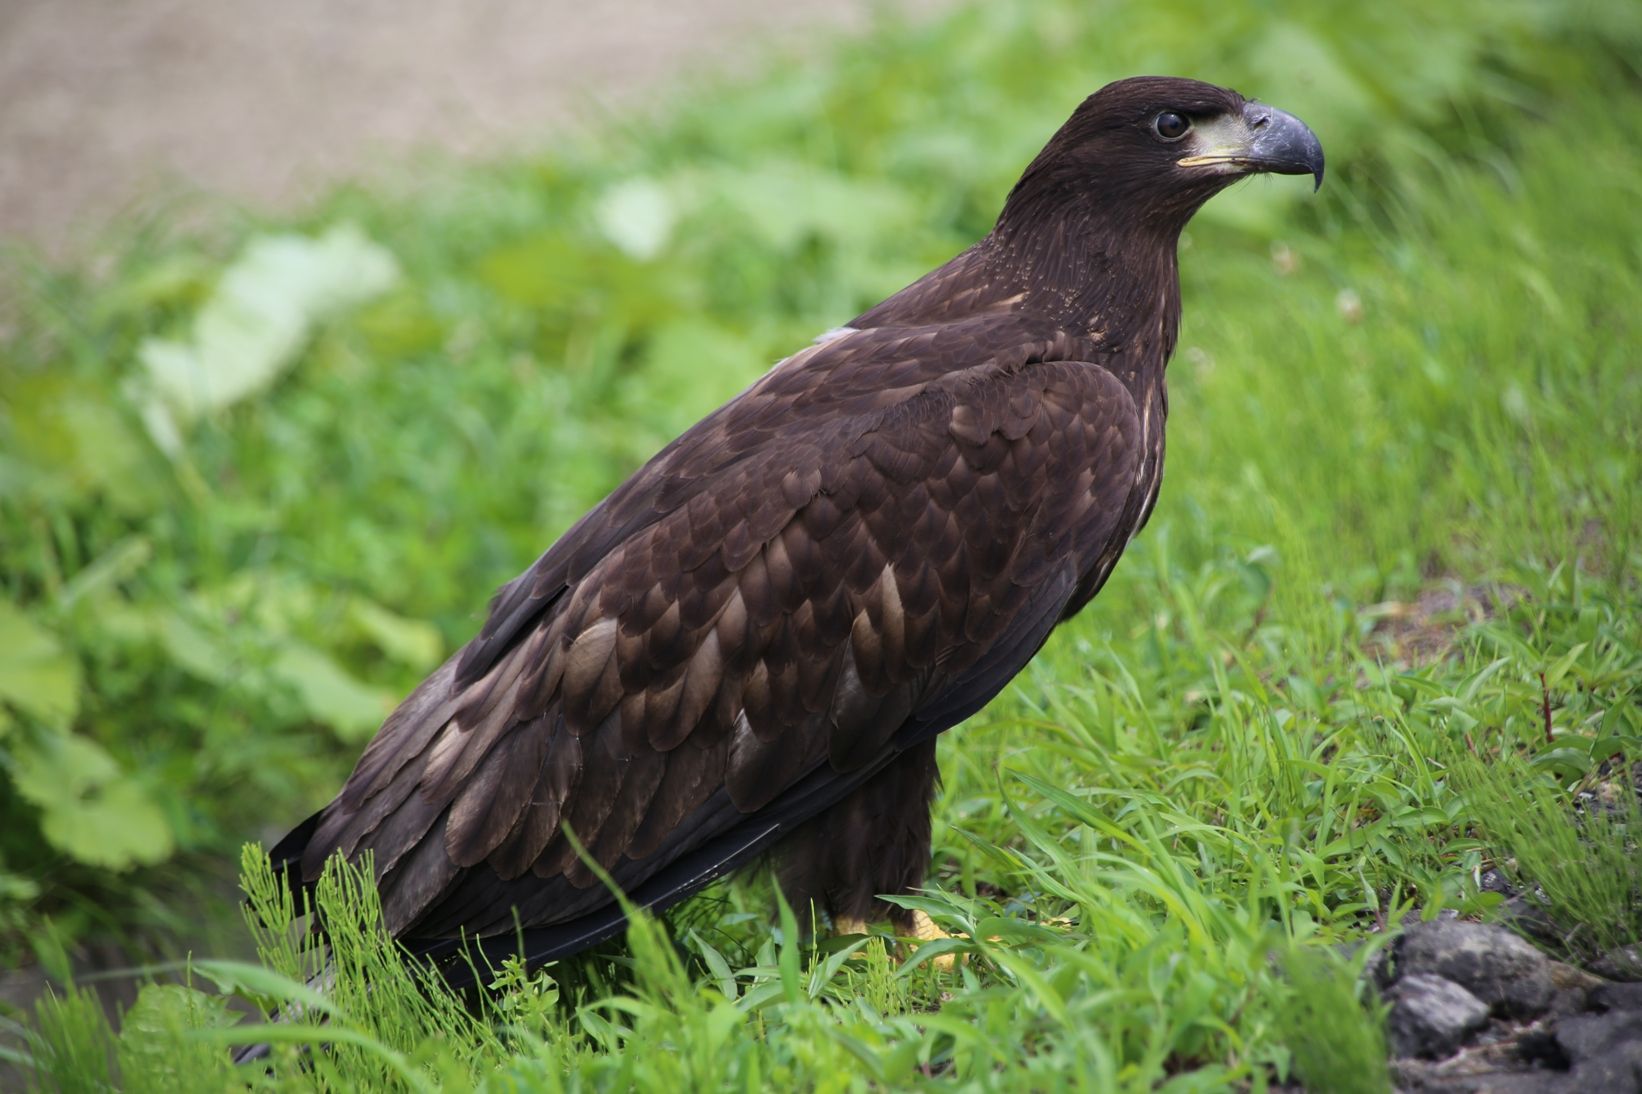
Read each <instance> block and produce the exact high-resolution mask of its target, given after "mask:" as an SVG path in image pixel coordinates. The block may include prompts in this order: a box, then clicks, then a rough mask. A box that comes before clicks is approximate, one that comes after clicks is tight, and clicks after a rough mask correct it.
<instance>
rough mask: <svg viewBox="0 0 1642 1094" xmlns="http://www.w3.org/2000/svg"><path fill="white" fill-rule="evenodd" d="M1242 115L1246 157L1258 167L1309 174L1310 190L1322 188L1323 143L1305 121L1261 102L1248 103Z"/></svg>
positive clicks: (1290, 173) (1263, 169) (1264, 169)
mask: <svg viewBox="0 0 1642 1094" xmlns="http://www.w3.org/2000/svg"><path fill="white" fill-rule="evenodd" d="M1243 118H1244V120H1245V121H1246V122H1247V123H1248V126H1249V131H1250V134H1251V137H1250V140H1249V159H1250V161H1251V162H1253V163H1255V164H1257V165H1258V166H1259V168H1260V170H1262V171H1271V172H1274V173H1276V174H1279V175H1310V176H1311V177H1312V179H1313V186H1312V193H1316V192H1317V191H1318V190H1321V189H1322V188H1323V143H1322V142H1321V141H1319V140H1318V139H1317V134H1315V133H1313V132H1312V131H1311V128H1310V127H1309V126H1308V125H1306V123H1305V122H1303V121H1301V120H1300V119H1299V118H1296V117H1295V116H1294V115H1293V114H1289V113H1287V112H1285V111H1282V110H1278V109H1277V108H1276V107H1274V106H1267V105H1266V104H1265V103H1249V104H1248V105H1247V106H1245V107H1244V108H1243Z"/></svg>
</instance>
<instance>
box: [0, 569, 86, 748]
mask: <svg viewBox="0 0 1642 1094" xmlns="http://www.w3.org/2000/svg"><path fill="white" fill-rule="evenodd" d="M5 703H10V704H12V705H13V706H16V707H17V708H18V709H20V710H22V711H24V712H25V713H27V714H30V715H32V716H33V717H35V718H37V719H39V720H40V721H41V722H44V723H45V724H46V725H49V726H52V727H54V728H56V729H66V728H68V725H69V723H71V722H72V721H73V720H74V715H75V712H76V711H78V710H79V707H80V664H79V662H78V661H76V660H75V658H74V655H73V654H71V653H69V652H68V651H67V650H65V649H63V647H62V644H61V643H60V642H58V640H57V638H56V636H55V635H53V634H52V633H51V632H50V631H48V630H46V629H45V628H44V627H42V626H40V625H39V624H38V623H36V622H34V620H32V619H30V618H29V617H28V616H27V615H25V614H24V613H23V610H22V609H21V608H19V607H17V605H15V604H12V603H9V602H7V601H0V704H5ZM6 725H7V722H6V720H5V719H4V718H3V717H0V736H3V735H4V734H5V730H6Z"/></svg>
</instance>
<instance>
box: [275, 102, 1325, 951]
mask: <svg viewBox="0 0 1642 1094" xmlns="http://www.w3.org/2000/svg"><path fill="white" fill-rule="evenodd" d="M1322 162H1323V161H1322V152H1321V149H1320V148H1319V147H1318V144H1317V141H1316V138H1315V137H1313V136H1312V135H1311V133H1310V131H1309V130H1307V129H1306V128H1305V126H1303V125H1302V124H1300V123H1299V122H1298V121H1297V120H1295V119H1293V118H1292V117H1290V116H1288V115H1286V114H1283V113H1281V112H1280V111H1274V110H1272V109H1271V108H1269V107H1264V106H1260V105H1258V104H1253V103H1247V102H1245V100H1244V99H1243V98H1242V97H1241V96H1239V95H1238V94H1236V93H1235V92H1232V91H1228V90H1225V89H1223V88H1216V87H1211V86H1208V85H1206V84H1199V83H1195V82H1192V81H1187V80H1176V79H1159V78H1146V79H1135V80H1126V81H1122V82H1120V83H1116V84H1112V85H1110V86H1108V87H1106V88H1105V89H1103V90H1102V91H1100V92H1098V93H1096V94H1095V95H1093V96H1091V97H1090V98H1089V99H1088V100H1086V101H1085V102H1084V103H1083V104H1082V105H1081V106H1080V107H1078V109H1077V111H1076V112H1075V113H1074V114H1073V115H1072V118H1071V120H1069V121H1068V122H1067V123H1066V125H1065V126H1064V127H1062V128H1061V130H1060V131H1059V132H1058V133H1057V134H1056V135H1055V136H1054V138H1053V139H1052V140H1051V141H1050V142H1049V144H1048V146H1047V147H1045V148H1044V150H1043V152H1042V153H1041V154H1040V155H1039V156H1038V157H1037V159H1035V160H1034V161H1033V162H1032V164H1031V166H1029V167H1028V168H1027V171H1026V173H1025V175H1024V176H1023V177H1022V179H1021V180H1020V182H1019V183H1018V184H1017V185H1016V187H1015V188H1014V190H1013V191H1012V192H1011V193H1010V195H1009V198H1008V201H1007V203H1006V204H1005V206H1004V209H1003V213H1002V215H1001V216H1000V217H999V219H998V223H997V226H996V227H995V228H994V229H993V231H992V232H991V234H989V235H988V236H987V237H986V238H985V239H983V240H981V241H980V242H979V243H977V244H976V245H975V246H974V247H972V248H970V249H969V250H967V251H965V252H964V253H963V254H961V255H959V256H957V257H956V258H954V259H953V260H952V261H950V262H948V263H947V264H946V265H944V266H942V267H941V268H940V269H938V270H935V271H934V272H932V273H930V274H929V275H928V276H926V277H924V278H922V279H921V280H919V281H918V282H916V283H915V284H913V285H911V286H909V287H908V288H906V289H903V290H902V291H901V292H899V293H897V294H895V295H894V296H892V297H890V298H889V299H888V300H885V301H884V302H883V303H881V304H879V305H878V306H877V307H874V308H872V309H871V310H870V311H868V312H866V313H865V314H864V315H862V316H860V317H858V318H857V319H855V320H854V321H853V322H851V323H850V324H849V326H848V327H847V328H844V329H843V330H841V331H840V332H837V333H836V334H834V335H832V336H829V337H827V338H825V339H823V340H822V341H821V342H819V343H818V344H816V345H813V346H810V347H808V348H806V349H804V350H801V351H800V352H798V353H796V354H794V355H793V356H792V357H789V358H788V359H786V360H785V361H783V362H781V363H780V364H778V365H777V366H776V367H775V368H773V369H772V370H771V371H770V372H769V373H768V374H767V375H765V376H764V377H763V378H762V379H760V380H759V381H758V382H757V383H755V384H753V385H752V387H750V388H748V389H747V390H746V391H745V392H743V393H742V394H741V395H739V396H738V397H736V398H735V399H733V400H732V401H731V402H729V403H728V404H726V405H725V406H723V407H721V408H720V409H719V410H717V411H715V412H714V413H713V414H711V415H710V416H709V417H707V418H706V419H705V420H704V421H702V422H701V423H700V424H698V425H697V426H695V427H694V428H693V429H691V430H690V431H689V432H687V433H685V434H684V435H683V436H682V437H680V438H679V439H678V440H676V441H674V442H673V443H672V444H670V445H668V446H667V447H666V448H665V449H663V450H662V452H660V453H659V454H658V455H657V456H656V457H655V458H654V459H652V460H651V461H650V462H649V463H647V464H646V465H645V466H644V467H643V468H641V469H640V470H639V471H638V472H636V473H635V474H634V475H633V476H632V477H631V478H630V479H628V480H627V481H626V482H625V483H623V484H622V485H621V486H620V487H619V488H618V489H617V490H616V491H615V492H614V493H613V494H611V495H610V496H609V497H608V498H606V499H605V500H604V501H603V502H602V503H601V504H600V505H598V507H596V508H595V509H594V510H593V511H592V512H590V513H588V514H587V516H585V517H584V518H582V520H581V521H580V522H578V523H577V524H576V525H575V527H573V528H572V529H571V530H570V531H569V532H567V533H566V534H565V535H564V536H563V537H562V538H561V539H560V540H559V541H558V542H557V543H555V544H554V545H553V546H552V547H550V548H549V549H548V550H547V552H546V553H545V554H544V555H542V557H541V558H540V559H538V560H537V561H536V563H535V564H534V565H533V566H531V567H530V569H529V570H527V571H526V572H525V573H524V574H523V575H521V576H520V577H519V578H517V579H516V580H514V581H513V582H511V583H509V584H508V585H506V586H505V587H503V589H502V590H501V591H500V593H499V594H498V595H497V597H496V599H495V601H494V603H493V605H492V607H491V612H490V616H489V619H488V621H487V622H486V623H485V626H484V629H483V631H482V632H481V633H480V635H479V636H478V637H477V638H475V639H474V640H473V641H472V642H470V643H469V644H468V645H467V646H466V647H465V648H464V649H462V650H461V651H459V652H458V653H457V654H456V655H455V656H454V657H452V658H451V659H450V660H449V661H448V662H446V663H445V664H444V665H443V666H442V667H441V668H440V669H439V670H438V671H436V672H435V673H434V674H433V675H432V676H430V677H429V678H428V679H427V680H426V681H425V682H424V683H423V684H422V685H421V686H420V687H418V688H417V689H416V691H415V692H414V693H413V694H412V695H411V696H410V698H408V699H407V700H406V701H405V703H404V704H403V705H402V706H401V707H400V708H399V709H398V710H397V711H396V712H395V713H394V714H393V716H392V717H390V718H389V719H388V721H387V723H386V724H385V725H384V726H383V727H382V729H381V731H380V732H379V733H378V734H377V736H376V738H375V739H374V740H373V741H372V742H371V743H370V745H369V747H367V748H366V750H365V753H364V756H363V757H362V758H361V759H360V761H359V764H358V766H357V767H356V768H355V770H354V772H353V774H352V776H351V777H350V778H349V779H348V782H347V785H346V786H344V787H343V789H342V792H341V794H340V795H338V797H337V798H336V800H335V801H333V802H332V803H331V804H330V805H328V806H327V807H326V808H325V809H323V810H322V811H321V812H320V813H319V814H317V815H316V816H315V817H313V818H311V819H310V820H309V821H308V822H307V823H306V824H304V825H303V826H302V827H301V828H299V829H297V830H296V831H295V832H293V833H292V834H291V835H290V836H289V837H287V838H286V839H285V840H284V841H283V842H282V843H281V844H280V845H279V847H277V848H276V849H275V851H274V857H275V860H276V862H277V863H278V864H279V865H280V867H281V868H282V869H283V870H285V871H286V873H287V876H288V877H289V878H290V880H291V881H292V882H293V883H295V884H298V885H303V886H306V885H311V884H312V883H313V881H314V880H315V878H316V877H317V876H318V874H319V871H320V869H321V867H322V865H323V863H324V861H325V859H326V857H327V856H329V855H330V854H332V853H333V852H337V851H340V852H341V853H343V854H344V855H348V856H357V855H359V854H361V853H362V852H365V851H370V852H373V853H374V859H375V865H376V872H377V877H378V883H379V886H380V888H381V892H382V897H383V906H384V911H385V914H386V918H387V924H388V927H389V929H390V930H391V931H392V932H393V933H394V935H395V936H397V937H398V938H400V939H401V940H402V941H403V942H404V943H405V944H406V945H407V946H409V947H410V948H411V949H412V950H413V951H417V952H422V953H427V954H431V955H435V956H437V955H440V954H444V953H448V952H450V951H451V950H452V949H453V948H454V946H455V944H456V943H455V940H457V939H458V938H460V937H461V936H462V935H463V934H464V933H465V935H466V936H467V937H468V938H470V939H471V938H474V937H477V938H479V939H480V940H481V941H482V940H484V939H486V938H487V937H488V938H491V939H493V941H494V944H495V946H496V947H497V949H498V952H500V951H501V950H505V949H511V947H512V946H513V945H514V944H515V939H516V934H515V923H517V924H519V925H520V926H522V927H523V939H524V946H525V950H526V954H527V956H528V958H529V959H530V960H531V961H533V962H540V961H544V960H549V959H552V958H555V957H560V956H564V955H566V954H570V953H574V952H576V951H577V950H579V949H582V948H584V947H586V946H588V945H590V944H592V943H593V942H596V941H598V940H600V939H602V938H605V937H608V936H609V935H611V934H613V933H614V932H615V931H617V930H618V929H619V928H620V927H621V925H622V923H623V917H622V915H621V913H620V911H619V909H618V908H617V907H616V905H615V903H614V901H613V900H612V898H611V895H610V894H609V892H608V891H607V890H606V889H605V887H604V886H602V885H601V884H599V883H598V881H597V879H596V877H595V875H594V873H593V871H592V870H590V869H589V867H588V865H587V864H586V863H585V862H584V861H583V860H582V859H581V858H580V857H579V856H578V854H577V851H576V847H575V844H574V843H573V842H572V841H571V839H570V838H569V837H568V836H567V834H566V830H567V829H568V830H569V831H572V832H574V834H575V836H576V838H577V839H578V840H579V841H580V843H581V844H582V845H583V846H585V847H586V849H587V852H588V853H589V854H590V855H591V857H592V858H593V859H594V860H595V861H596V862H597V863H598V864H599V866H601V867H602V868H603V869H604V870H605V871H608V873H609V874H610V876H611V877H612V878H614V880H615V881H616V882H617V883H618V884H619V885H620V886H622V887H623V888H624V889H625V890H626V891H627V892H628V893H629V894H630V895H631V896H632V898H633V899H634V900H635V901H636V902H637V903H639V904H641V905H649V906H652V907H664V906H666V905H668V904H670V903H672V902H674V901H676V900H678V899H680V898H682V897H684V896H686V895H688V894H690V893H691V892H694V891H695V890H697V889H699V888H700V887H701V886H702V885H704V884H706V883H707V882H708V881H710V880H711V879H713V878H714V877H717V876H719V875H721V874H722V873H724V872H725V871H727V870H730V869H733V868H734V867H736V866H739V865H741V864H743V863H745V862H747V861H749V860H751V859H752V858H753V857H754V856H757V855H759V854H760V853H762V852H763V851H765V850H766V849H770V848H775V849H776V850H777V853H778V854H779V855H781V856H782V860H781V861H782V867H781V878H782V880H783V883H784V885H785V888H786V891H787V893H788V895H789V897H791V898H794V899H796V900H813V901H815V902H816V903H817V904H818V905H820V907H821V908H823V909H824V910H825V911H827V912H828V913H830V914H831V915H833V916H835V917H849V918H852V919H859V918H877V917H881V916H883V915H886V914H887V915H888V916H889V917H890V918H892V919H899V918H900V916H901V913H900V912H899V911H898V910H896V909H892V908H889V907H887V906H885V905H883V904H881V903H880V902H879V900H878V896H879V894H884V893H899V892H905V891H907V890H908V889H911V888H913V887H915V886H917V885H919V884H921V883H922V881H923V876H924V870H925V867H926V862H927V859H928V854H929V838H930V824H929V806H930V799H931V795H932V793H933V791H934V787H935V781H936V771H935V736H936V734H938V733H940V732H941V731H942V730H945V729H947V728H949V727H951V726H953V725H954V724H956V723H957V722H959V721H961V720H962V719H964V718H966V717H968V716H969V715H970V714H973V713H974V712H975V711H977V710H979V709H980V708H981V707H982V706H983V705H985V704H986V703H987V701H988V700H990V699H991V698H992V697H993V696H994V695H996V694H997V693H998V691H999V690H1000V689H1001V688H1002V687H1003V686H1004V684H1006V683H1007V682H1008V681H1009V679H1010V678H1011V677H1013V676H1014V675H1015V674H1016V673H1017V672H1018V671H1020V669H1021V668H1022V666H1024V665H1025V664H1026V662H1027V660H1028V659H1030V658H1031V657H1032V655H1033V654H1034V653H1035V652H1036V651H1037V650H1038V648H1039V647H1040V646H1041V645H1042V644H1043V642H1044V640H1045V639H1046V638H1047V636H1048V634H1049V632H1050V630H1051V629H1052V628H1053V627H1054V626H1055V624H1056V623H1058V622H1059V621H1061V620H1063V619H1065V618H1067V617H1068V616H1069V615H1071V614H1072V613H1073V612H1075V611H1077V610H1078V609H1079V608H1080V607H1082V606H1083V605H1084V604H1085V603H1086V602H1087V601H1088V600H1089V599H1090V598H1091V597H1092V596H1094V595H1095V593H1096V592H1097V591H1098V590H1099V588H1100V586H1101V584H1102V583H1103V582H1104V581H1105V580H1106V577H1107V575H1108V574H1109V573H1110V572H1111V570H1112V566H1113V565H1114V564H1115V563H1116V561H1117V558H1118V556H1119V554H1121V553H1122V551H1123V548H1124V546H1125V545H1126V544H1127V543H1128V541H1129V538H1130V537H1131V536H1132V535H1133V534H1134V533H1135V532H1136V531H1137V530H1138V529H1139V528H1140V527H1141V526H1142V525H1143V524H1144V523H1145V521H1146V518H1147V516H1148V515H1149V514H1150V512H1151V508H1152V505H1153V503H1154V502H1155V500H1156V497H1157V488H1158V482H1159V478H1160V474H1161V470H1162V460H1163V419H1164V414H1165V411H1166V407H1167V402H1166V398H1165V394H1164V387H1163V369H1164V364H1165V362H1166V361H1167V360H1168V358H1169V354H1170V353H1171V351H1172V350H1173V349H1174V342H1175V330H1176V326H1177V324H1178V321H1179V316H1180V296H1179V285H1178V279H1177V275H1176V266H1175V251H1176V242H1177V239H1178V237H1179V233H1180V230H1181V228H1182V227H1184V225H1185V224H1186V222H1187V220H1188V219H1189V218H1190V216H1191V215H1192V213H1193V212H1194V211H1195V210H1196V209H1197V208H1198V207H1199V206H1200V205H1202V203H1203V202H1204V201H1206V200H1207V199H1208V198H1209V197H1210V196H1212V195H1213V194H1214V193H1215V192H1217V191H1218V190H1220V189H1221V188H1223V187H1224V186H1225V185H1226V184H1228V183H1229V182H1231V181H1233V180H1234V179H1236V178H1238V177H1241V176H1242V175H1245V174H1248V173H1252V172H1256V171H1278V172H1285V173H1310V174H1314V175H1316V176H1317V178H1318V180H1319V181H1320V180H1321V176H1322ZM459 968H460V969H465V968H466V966H459ZM455 975H457V976H458V978H460V976H461V973H460V972H458V973H456V974H455Z"/></svg>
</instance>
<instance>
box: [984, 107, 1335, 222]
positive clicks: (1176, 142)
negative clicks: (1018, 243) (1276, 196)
mask: <svg viewBox="0 0 1642 1094" xmlns="http://www.w3.org/2000/svg"><path fill="white" fill-rule="evenodd" d="M1263 172H1274V173H1277V174H1283V175H1311V176H1312V177H1313V178H1315V179H1316V181H1317V185H1318V186H1321V185H1322V183H1323V146H1322V145H1321V144H1320V143H1319V142H1318V140H1317V136H1316V134H1314V133H1313V132H1312V131H1311V130H1310V129H1309V128H1307V127H1306V125H1305V123H1304V122H1302V121H1300V119H1298V118H1296V117H1295V116H1294V115H1292V114H1287V113H1284V112H1283V111H1281V110H1278V109H1277V108H1276V107H1272V106H1267V105H1266V104H1265V103H1260V102H1254V101H1251V100H1248V99H1245V98H1243V96H1241V95H1239V94H1238V93H1237V92H1235V91H1232V90H1231V89H1229V88H1224V87H1216V86H1214V85H1213V84H1205V83H1200V82H1198V81H1196V80H1184V79H1179V78H1176V77H1164V76H1139V77H1135V78H1133V79H1128V80H1119V81H1117V82H1116V83H1112V84H1107V85H1106V86H1105V87H1103V88H1101V89H1100V90H1099V91H1097V92H1095V93H1094V94H1093V95H1091V96H1089V97H1088V98H1087V99H1085V100H1084V101H1083V103H1082V104H1081V105H1080V106H1079V107H1078V108H1077V110H1076V111H1074V112H1073V114H1072V116H1071V118H1070V119H1068V120H1067V122H1066V124H1065V125H1063V126H1061V128H1060V131H1059V132H1057V133H1056V134H1055V135H1054V137H1052V138H1051V139H1050V141H1049V143H1048V144H1047V145H1046V146H1044V149H1043V151H1042V152H1040V153H1039V154H1038V157H1037V159H1035V160H1033V161H1032V164H1031V166H1030V167H1028V168H1027V169H1026V173H1025V174H1024V175H1023V176H1022V177H1021V181H1020V182H1019V183H1018V184H1016V187H1015V190H1014V192H1013V193H1011V194H1010V199H1009V204H1008V205H1007V206H1006V207H1005V210H1004V218H1005V219H1006V220H1007V218H1009V217H1010V216H1011V215H1012V211H1013V212H1014V213H1015V214H1016V215H1027V216H1032V217H1042V216H1043V215H1044V214H1045V213H1047V212H1051V211H1053V210H1054V208H1055V207H1056V206H1061V207H1064V209H1065V210H1066V211H1069V212H1070V211H1074V210H1075V212H1076V215H1078V216H1079V217H1080V219H1081V218H1090V217H1093V218H1096V219H1111V218H1122V219H1124V220H1127V221H1129V222H1132V223H1134V224H1136V225H1139V224H1146V225H1149V226H1153V227H1160V228H1163V229H1165V230H1167V229H1171V228H1172V229H1173V230H1174V231H1176V232H1178V231H1179V229H1180V228H1181V227H1183V226H1184V225H1185V223H1186V221H1187V220H1189V219H1190V218H1191V215H1192V214H1193V213H1194V212H1196V211H1197V209H1198V208H1199V207H1200V206H1201V205H1202V204H1203V203H1204V202H1205V201H1207V200H1208V199H1209V198H1211V197H1213V196H1214V195H1215V194H1216V193H1218V192H1219V191H1220V190H1221V189H1223V188H1225V187H1226V186H1227V185H1229V184H1230V183H1232V182H1234V181H1236V180H1237V179H1239V178H1243V177H1245V176H1247V175H1253V174H1259V173H1263ZM1011 207H1013V210H1012V208H1011ZM1003 223H1004V221H1000V224H1003Z"/></svg>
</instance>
